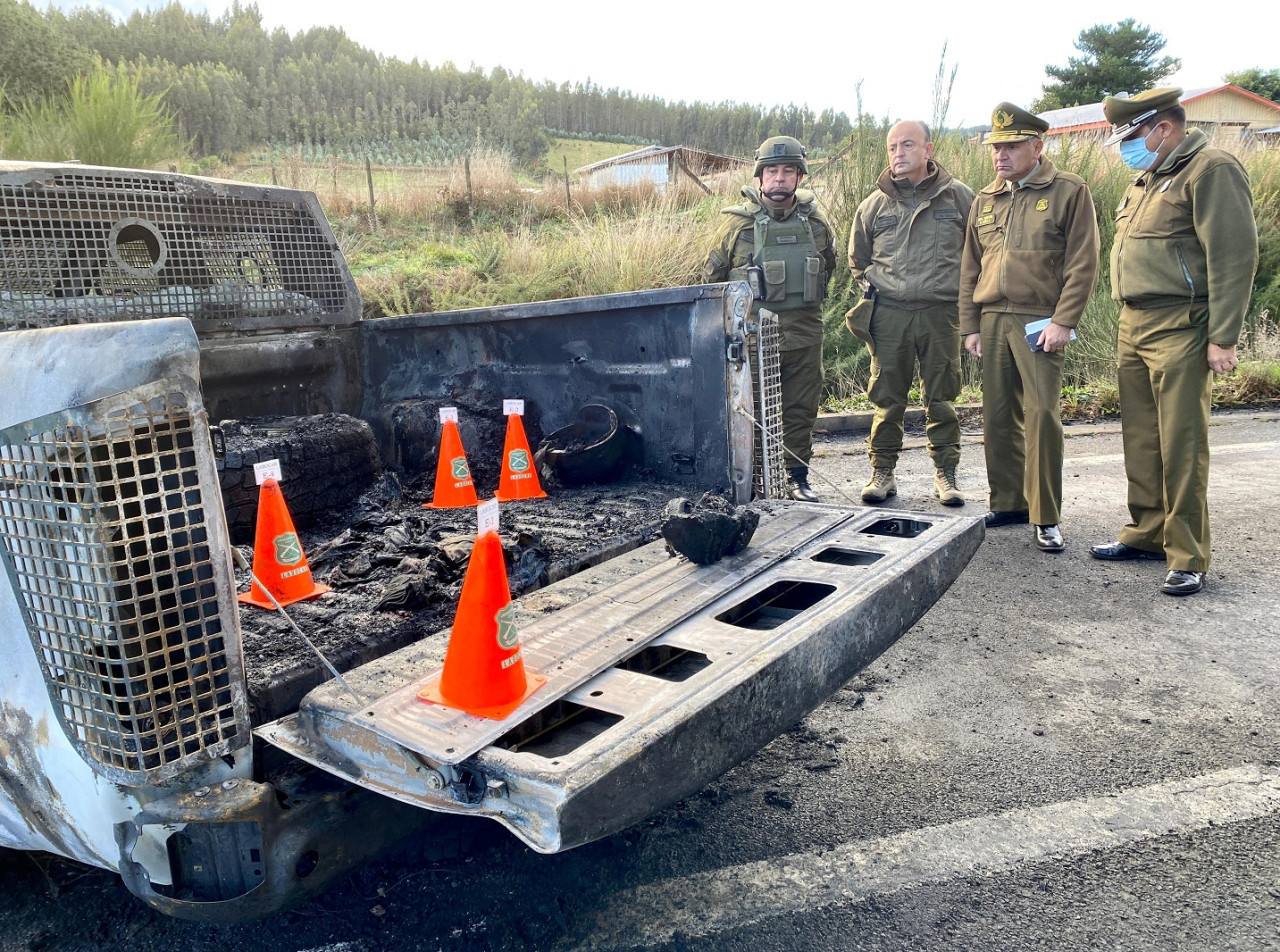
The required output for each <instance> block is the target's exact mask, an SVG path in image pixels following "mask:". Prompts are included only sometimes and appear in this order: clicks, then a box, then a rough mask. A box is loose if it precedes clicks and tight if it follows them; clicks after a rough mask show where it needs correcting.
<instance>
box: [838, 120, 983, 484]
mask: <svg viewBox="0 0 1280 952" xmlns="http://www.w3.org/2000/svg"><path fill="white" fill-rule="evenodd" d="M888 147H889V167H888V168H887V169H885V170H884V172H883V173H881V175H880V178H879V179H878V180H877V182H876V190H875V191H874V192H872V193H871V194H870V195H868V196H867V197H866V198H865V199H863V200H862V203H861V204H860V205H858V211H857V213H856V214H855V215H854V220H853V229H852V230H851V232H850V235H849V271H850V274H851V276H852V278H853V280H854V281H855V282H860V283H861V285H862V288H863V295H864V298H865V297H870V299H871V302H872V303H871V305H870V306H871V307H872V316H871V321H870V328H869V333H870V335H871V351H872V356H871V384H870V386H869V388H868V392H867V395H868V396H869V397H870V398H871V402H872V403H873V404H875V408H876V413H875V418H874V420H873V421H872V423H871V434H870V436H868V437H867V455H868V456H869V457H870V462H871V479H870V480H869V481H868V483H867V485H866V486H864V487H863V489H862V501H863V502H870V503H880V502H884V501H885V499H886V498H888V497H889V496H892V495H895V494H896V493H897V491H898V483H897V480H896V479H895V478H894V475H893V470H894V466H895V465H896V464H897V462H898V454H899V453H900V452H901V451H902V436H903V427H902V421H903V417H904V415H905V413H906V409H907V393H908V391H910V389H911V385H912V383H914V382H915V377H916V361H917V359H918V360H919V362H920V384H921V392H922V394H923V395H924V403H925V436H926V438H927V439H928V441H929V456H930V458H931V459H932V460H933V465H934V478H933V487H934V488H933V492H934V495H935V496H937V497H938V499H939V501H940V502H941V503H942V504H943V505H944V506H963V505H964V493H962V492H961V491H960V487H959V486H958V485H957V484H956V467H957V466H958V465H959V463H960V420H959V418H958V417H957V416H956V408H955V404H954V402H953V401H954V400H955V398H956V397H957V396H958V395H959V393H960V319H959V316H958V312H957V309H956V296H957V293H958V291H959V287H960V254H961V252H962V251H963V250H964V234H965V222H966V221H967V220H968V218H969V206H971V205H972V204H973V190H972V189H971V188H969V186H967V185H965V184H964V183H963V182H961V181H960V180H959V179H955V178H952V177H951V173H950V172H948V171H947V170H946V169H944V168H943V167H942V166H941V165H940V164H939V163H937V162H935V161H934V160H933V141H932V140H931V138H930V136H929V127H928V126H926V125H925V124H924V123H923V122H919V121H914V120H912V121H907V122H899V123H898V124H897V125H895V126H894V127H893V128H892V129H890V130H889V139H888ZM864 306H865V305H864Z"/></svg>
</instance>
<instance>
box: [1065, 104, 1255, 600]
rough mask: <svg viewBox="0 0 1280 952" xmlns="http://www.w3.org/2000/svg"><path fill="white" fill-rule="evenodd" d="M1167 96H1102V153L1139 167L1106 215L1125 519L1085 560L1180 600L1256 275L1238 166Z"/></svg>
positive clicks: (1201, 557)
mask: <svg viewBox="0 0 1280 952" xmlns="http://www.w3.org/2000/svg"><path fill="white" fill-rule="evenodd" d="M1181 96H1182V90H1181V89H1177V88H1172V87H1169V88H1164V89H1151V90H1148V91H1146V92H1144V93H1140V94H1139V95H1137V96H1134V97H1133V98H1131V99H1119V98H1115V97H1108V98H1107V99H1106V100H1105V101H1104V102H1103V107H1102V108H1103V112H1104V113H1105V114H1106V117H1107V121H1108V122H1110V123H1111V124H1112V125H1113V126H1114V127H1115V130H1114V134H1113V135H1112V136H1111V138H1110V139H1108V140H1107V144H1108V145H1110V144H1113V143H1116V142H1118V143H1120V157H1121V158H1122V159H1123V161H1124V162H1125V164H1126V165H1128V166H1129V167H1130V168H1132V169H1135V170H1136V171H1137V172H1138V176H1137V178H1135V179H1134V180H1133V183H1132V184H1131V185H1130V186H1129V188H1128V189H1127V190H1126V191H1125V193H1124V197H1123V198H1122V199H1121V201H1120V205H1119V207H1118V208H1117V209H1116V239H1115V244H1114V245H1113V246H1112V249H1111V294H1112V296H1113V297H1114V298H1115V299H1116V300H1118V301H1120V302H1121V305H1122V306H1121V309H1120V334H1119V341H1118V344H1117V361H1118V373H1117V376H1118V380H1119V385H1120V413H1121V420H1122V430H1123V435H1124V467H1125V473H1126V475H1127V476H1128V477H1129V523H1128V524H1127V525H1126V526H1125V527H1124V528H1123V529H1122V530H1120V536H1119V538H1118V539H1117V540H1116V541H1114V542H1108V543H1105V544H1103V545H1095V546H1094V547H1093V548H1092V549H1091V550H1090V553H1091V554H1092V555H1093V557H1094V558H1095V559H1104V560H1106V561H1122V560H1128V559H1154V560H1159V561H1163V562H1165V563H1166V566H1167V569H1168V574H1167V575H1166V576H1165V580H1164V583H1163V584H1162V585H1161V587H1160V590H1161V591H1162V592H1164V593H1165V594H1166V595H1192V594H1194V593H1196V592H1198V591H1200V590H1201V589H1202V588H1203V587H1204V574H1205V572H1206V571H1207V570H1208V568H1209V506H1208V501H1207V498H1206V497H1207V492H1208V486H1209V441H1208V429H1209V403H1210V391H1211V387H1212V382H1213V374H1214V373H1227V372H1228V371H1230V370H1232V369H1233V368H1235V366H1236V364H1237V363H1238V360H1237V358H1236V341H1237V339H1238V338H1239V336H1240V329H1241V326H1242V325H1243V323H1244V318H1245V314H1246V313H1247V312H1248V309H1249V298H1250V295H1251V294H1252V291H1253V277H1254V272H1255V271H1256V270H1257V266H1258V233H1257V226H1256V225H1255V223H1254V218H1253V195H1252V191H1251V189H1250V187H1249V177H1248V174H1247V173H1246V172H1245V170H1244V167H1243V166H1242V165H1241V164H1240V163H1239V162H1238V161H1237V160H1236V158H1235V157H1234V156H1232V155H1231V154H1230V153H1227V152H1224V151H1222V150H1221V149H1214V148H1210V146H1209V140H1208V138H1207V137H1206V136H1205V134H1204V133H1203V132H1201V131H1200V130H1199V129H1190V130H1189V129H1187V120H1186V113H1185V112H1184V111H1183V108H1182V106H1181V105H1180V103H1179V100H1180V99H1181Z"/></svg>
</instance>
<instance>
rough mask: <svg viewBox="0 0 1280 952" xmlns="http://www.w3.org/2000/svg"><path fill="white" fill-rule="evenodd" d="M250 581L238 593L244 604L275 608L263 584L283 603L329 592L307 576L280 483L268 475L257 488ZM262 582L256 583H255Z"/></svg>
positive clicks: (305, 564) (309, 570)
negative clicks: (250, 583) (242, 592)
mask: <svg viewBox="0 0 1280 952" xmlns="http://www.w3.org/2000/svg"><path fill="white" fill-rule="evenodd" d="M253 574H254V578H255V580H254V582H253V585H252V587H251V588H250V589H249V591H248V592H246V593H245V594H243V595H241V596H239V600H240V601H241V602H243V603H244V604H246V605H257V606H258V607H259V608H275V605H273V604H272V603H271V599H270V598H269V597H268V596H267V593H266V591H263V586H264V585H265V586H266V588H267V589H268V590H269V591H270V592H271V594H272V595H274V596H275V597H276V601H277V602H279V603H280V604H281V606H284V605H292V604H293V603H294V602H300V601H303V600H304V599H308V598H316V597H317V596H319V595H323V594H324V593H325V592H328V591H331V589H330V588H329V586H328V585H321V584H320V583H319V582H317V581H315V580H314V579H312V577H311V566H310V565H308V564H307V557H306V555H305V554H304V553H303V551H302V542H301V541H300V540H299V539H298V533H297V531H296V530H295V529H294V528H293V519H292V518H290V516H289V507H288V506H286V505H285V504H284V494H283V493H281V492H280V483H279V482H277V481H276V480H275V479H274V478H271V477H268V478H267V479H264V480H263V481H262V485H261V486H260V487H259V488H258V524H257V527H256V528H255V530H254V538H253ZM259 582H261V583H262V584H261V585H259V584H258V583H259Z"/></svg>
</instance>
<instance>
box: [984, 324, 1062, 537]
mask: <svg viewBox="0 0 1280 952" xmlns="http://www.w3.org/2000/svg"><path fill="white" fill-rule="evenodd" d="M1034 319H1035V318H1032V317H1027V316H1026V315H1022V314H983V315H982V331H981V333H982V432H983V443H984V444H985V445H984V449H985V450H986V456H987V484H988V486H989V487H990V490H991V500H990V507H991V509H992V510H994V511H998V512H1003V511H1012V512H1017V511H1021V510H1026V511H1027V512H1028V513H1029V514H1030V520H1031V522H1032V523H1033V524H1035V525H1038V526H1054V525H1057V524H1058V523H1059V522H1060V521H1061V517H1062V453H1063V445H1062V365H1063V360H1064V357H1063V354H1062V353H1061V352H1059V353H1056V354H1047V353H1045V352H1044V351H1033V350H1032V349H1031V347H1030V345H1029V344H1028V343H1027V335H1026V333H1025V330H1024V328H1025V326H1026V325H1027V324H1029V323H1031V321H1032V320H1034Z"/></svg>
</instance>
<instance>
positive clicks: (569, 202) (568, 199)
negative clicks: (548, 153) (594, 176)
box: [560, 155, 573, 218]
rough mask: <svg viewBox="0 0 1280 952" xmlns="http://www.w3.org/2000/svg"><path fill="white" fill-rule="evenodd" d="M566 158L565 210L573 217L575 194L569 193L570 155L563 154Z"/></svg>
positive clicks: (563, 157)
mask: <svg viewBox="0 0 1280 952" xmlns="http://www.w3.org/2000/svg"><path fill="white" fill-rule="evenodd" d="M560 158H562V159H564V212H565V214H566V215H568V216H569V217H570V218H572V217H573V196H572V195H570V194H569V157H568V156H567V155H562V156H560Z"/></svg>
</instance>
